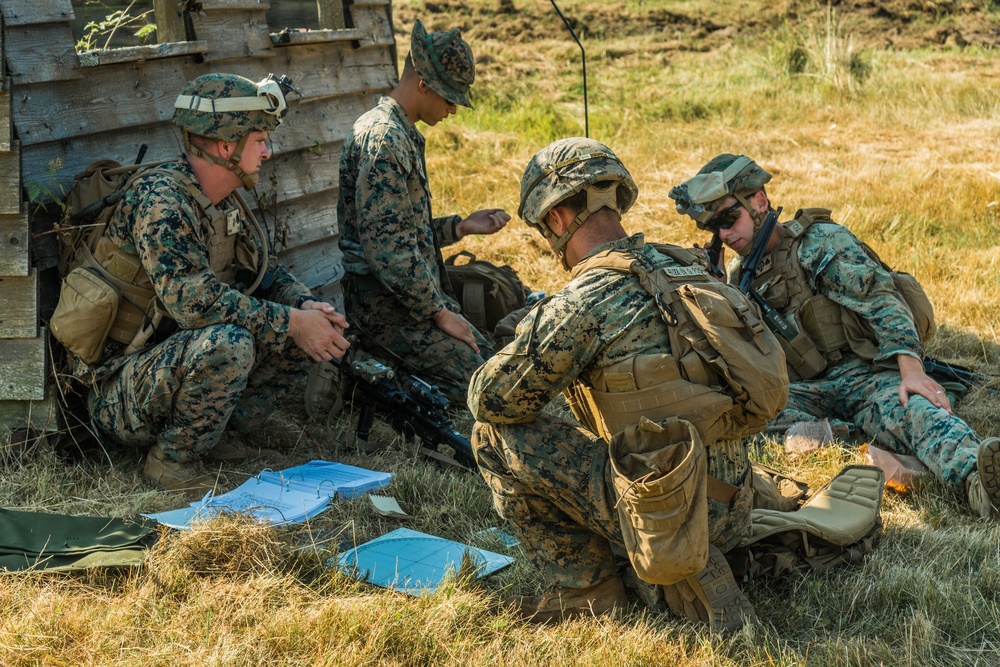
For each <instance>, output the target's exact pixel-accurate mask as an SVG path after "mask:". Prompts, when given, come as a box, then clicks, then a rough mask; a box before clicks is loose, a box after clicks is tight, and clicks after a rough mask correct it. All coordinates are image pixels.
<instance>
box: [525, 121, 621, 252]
mask: <svg viewBox="0 0 1000 667" xmlns="http://www.w3.org/2000/svg"><path fill="white" fill-rule="evenodd" d="M605 182H608V183H607V184H606V185H604V183H605ZM598 183H602V185H601V186H598V185H597V184H598ZM619 187H621V188H624V189H625V193H626V201H625V202H624V205H623V206H622V207H621V208H619V206H618V188H619ZM584 190H586V192H587V206H586V207H585V208H584V209H583V210H582V211H580V212H579V213H578V214H577V216H576V218H575V219H574V220H573V222H572V224H570V226H569V228H568V229H567V230H566V232H565V233H563V235H562V236H559V237H558V238H557V237H556V235H555V234H554V233H553V232H552V230H551V229H549V226H548V224H547V223H546V222H545V217H546V216H547V215H548V213H549V211H550V210H551V209H552V207H554V206H556V205H557V204H559V203H560V202H562V201H565V200H566V199H568V198H569V197H572V196H573V195H575V194H576V193H578V192H581V191H584ZM638 196H639V188H638V187H637V186H636V184H635V181H634V180H633V179H632V174H630V173H629V171H628V169H626V168H625V165H623V164H622V162H621V160H619V159H618V156H617V155H615V154H614V151H612V150H611V149H610V148H608V147H607V146H605V145H604V144H602V143H600V142H599V141H594V140H593V139H585V138H583V137H573V138H570V139H560V140H558V141H554V142H552V143H551V144H549V145H548V146H546V147H545V148H543V149H542V150H540V151H538V152H537V153H536V154H535V156H534V157H532V158H531V161H529V162H528V166H527V167H526V168H525V170H524V176H522V177H521V205H520V206H519V207H518V209H517V214H518V215H519V216H520V217H521V219H522V220H524V222H526V223H527V224H528V225H529V226H530V227H534V228H535V229H537V230H538V231H539V232H541V234H542V236H544V237H545V238H547V239H554V242H553V243H552V249H553V250H554V251H555V252H556V254H557V255H559V258H560V259H561V260H562V263H563V267H564V268H566V269H567V270H569V267H568V266H567V264H566V255H565V246H566V244H567V243H568V242H569V239H570V237H571V236H572V235H573V233H574V232H576V230H577V229H579V228H580V225H582V224H583V223H584V222H585V221H586V220H587V218H589V217H590V216H591V214H593V213H595V212H596V211H598V210H600V209H601V208H602V207H604V206H607V207H608V208H610V209H612V210H613V211H616V212H617V213H618V214H619V215H624V214H625V212H626V211H628V210H629V209H630V208H632V204H634V203H635V200H636V198H637V197H638Z"/></svg>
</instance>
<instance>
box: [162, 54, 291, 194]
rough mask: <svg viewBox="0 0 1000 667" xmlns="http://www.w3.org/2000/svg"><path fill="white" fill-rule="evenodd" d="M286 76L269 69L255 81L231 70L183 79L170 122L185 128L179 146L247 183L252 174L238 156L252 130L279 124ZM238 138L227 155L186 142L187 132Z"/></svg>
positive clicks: (284, 106)
mask: <svg viewBox="0 0 1000 667" xmlns="http://www.w3.org/2000/svg"><path fill="white" fill-rule="evenodd" d="M288 90H291V81H290V80H289V79H288V77H285V76H279V77H276V76H275V75H273V74H269V75H268V76H267V78H266V79H264V80H263V81H261V82H259V83H254V82H253V81H251V80H250V79H246V78H244V77H242V76H237V75H236V74H221V73H215V74H204V75H202V76H199V77H198V78H197V79H194V80H193V81H191V82H190V83H188V84H187V85H186V86H185V87H184V89H183V90H182V91H181V93H180V95H178V96H177V99H176V100H175V101H174V116H173V123H174V125H176V126H177V127H179V128H180V129H181V130H182V131H183V134H184V147H185V148H186V149H187V150H188V151H189V152H190V153H192V154H194V155H197V156H198V157H201V158H204V159H206V160H208V161H210V162H214V163H216V164H220V165H222V166H224V167H225V168H226V169H229V170H230V171H232V172H233V173H235V174H236V175H237V176H239V177H240V180H242V181H243V183H244V185H246V186H247V187H248V188H250V187H253V186H254V184H256V182H257V175H256V174H254V175H248V174H246V173H245V172H244V171H243V170H242V169H240V168H239V166H238V165H239V162H240V159H241V158H242V155H243V149H244V148H245V147H246V142H247V138H248V137H249V135H250V133H251V132H270V131H272V130H274V129H276V128H277V127H278V125H280V124H281V120H282V117H283V116H284V115H285V113H286V111H287V110H288V104H287V102H286V101H285V93H286V92H287V91H288ZM192 134H197V135H200V136H203V137H208V138H209V139H218V140H220V141H235V142H237V146H236V150H235V152H234V153H233V155H232V156H231V157H230V158H229V160H223V159H222V158H219V157H216V156H214V155H209V154H208V153H205V152H204V151H202V150H200V149H199V148H198V147H197V146H194V145H192V144H191V141H190V135H192Z"/></svg>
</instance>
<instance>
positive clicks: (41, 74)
mask: <svg viewBox="0 0 1000 667" xmlns="http://www.w3.org/2000/svg"><path fill="white" fill-rule="evenodd" d="M4 32H5V33H6V38H5V40H4V47H5V48H6V50H7V52H6V57H7V69H8V71H9V73H10V75H11V78H12V79H13V80H14V84H15V85H20V84H24V83H37V82H39V81H71V80H73V79H79V78H80V60H79V58H77V55H76V47H75V46H74V40H73V34H72V32H71V31H70V27H69V24H68V23H49V24H43V25H26V26H7V27H5V28H4Z"/></svg>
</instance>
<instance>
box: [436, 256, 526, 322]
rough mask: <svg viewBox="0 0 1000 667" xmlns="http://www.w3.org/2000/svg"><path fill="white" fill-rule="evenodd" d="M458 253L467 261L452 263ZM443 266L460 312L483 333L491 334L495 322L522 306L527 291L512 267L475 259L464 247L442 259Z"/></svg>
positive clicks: (454, 261)
mask: <svg viewBox="0 0 1000 667" xmlns="http://www.w3.org/2000/svg"><path fill="white" fill-rule="evenodd" d="M460 257H464V258H466V259H467V260H468V261H467V262H465V263H464V264H458V263H456V260H457V259H458V258H460ZM445 270H446V271H447V273H448V280H449V282H450V283H451V288H452V291H453V293H454V295H455V298H456V299H457V300H458V303H459V304H460V305H461V306H462V313H463V314H464V315H465V317H466V319H468V320H469V322H471V323H472V325H473V326H474V327H476V328H477V329H479V331H481V332H483V333H485V334H489V335H492V334H493V330H494V329H495V328H496V325H497V322H499V321H500V320H502V319H503V318H504V317H505V316H506V315H507V314H508V313H511V312H513V311H515V310H518V309H519V308H523V307H524V300H525V299H526V298H527V297H528V294H529V292H528V288H526V287H525V286H524V283H522V282H521V279H520V278H518V277H517V273H515V272H514V269H512V268H510V267H509V266H507V265H506V264H505V265H503V266H497V265H495V264H491V263H490V262H487V261H484V260H479V259H476V256H475V255H473V254H472V253H471V252H468V251H467V250H463V251H462V252H460V253H458V254H457V255H452V256H451V257H449V258H448V259H446V260H445Z"/></svg>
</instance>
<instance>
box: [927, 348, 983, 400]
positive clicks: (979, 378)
mask: <svg viewBox="0 0 1000 667" xmlns="http://www.w3.org/2000/svg"><path fill="white" fill-rule="evenodd" d="M924 372H925V373H927V374H928V375H930V376H931V377H934V378H938V379H942V380H946V381H950V382H958V383H960V384H963V385H965V386H966V387H968V388H969V389H972V388H975V387H981V386H982V385H984V384H988V383H990V382H992V381H993V380H995V379H996V376H990V375H983V374H982V373H976V372H975V371H973V370H972V369H971V368H966V367H965V366H958V365H957V364H949V363H948V362H946V361H941V360H940V359H935V358H934V357H924ZM986 393H987V394H989V395H990V396H997V395H1000V392H997V390H996V389H986Z"/></svg>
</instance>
